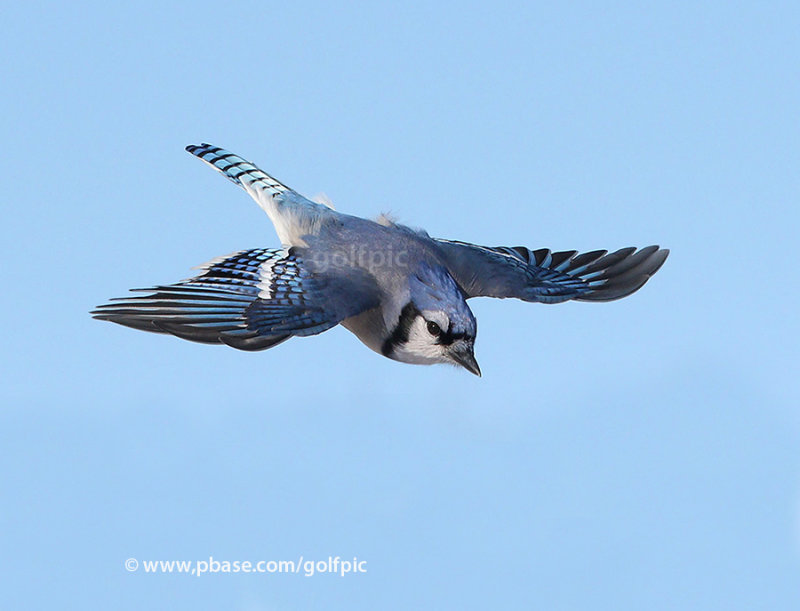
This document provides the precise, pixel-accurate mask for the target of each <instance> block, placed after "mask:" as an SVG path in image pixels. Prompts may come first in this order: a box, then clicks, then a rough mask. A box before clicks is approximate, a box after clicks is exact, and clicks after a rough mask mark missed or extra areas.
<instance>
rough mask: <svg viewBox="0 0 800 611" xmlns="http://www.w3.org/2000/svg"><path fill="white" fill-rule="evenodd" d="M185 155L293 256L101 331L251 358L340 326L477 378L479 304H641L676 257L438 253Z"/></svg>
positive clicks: (254, 258)
mask: <svg viewBox="0 0 800 611" xmlns="http://www.w3.org/2000/svg"><path fill="white" fill-rule="evenodd" d="M187 150H188V151H189V152H191V153H192V154H194V155H196V156H198V157H199V158H200V159H202V160H204V161H206V162H207V163H209V164H210V165H211V166H212V167H214V168H215V169H216V170H218V171H220V172H221V173H222V174H223V175H225V176H226V177H227V178H228V179H230V180H231V181H233V182H234V183H236V184H238V185H239V186H241V187H242V188H243V189H244V190H245V191H247V193H248V194H250V195H251V197H253V199H255V200H256V202H258V204H259V205H260V206H261V207H262V208H263V209H264V211H265V212H266V213H267V214H268V216H269V217H270V220H271V221H272V223H273V225H274V226H275V229H276V232H277V233H278V237H279V238H280V240H281V243H282V248H281V249H253V250H246V251H241V252H238V253H234V254H232V255H228V256H226V257H219V258H217V259H214V260H212V261H210V262H209V263H207V264H205V265H203V266H201V267H200V271H201V273H200V274H199V275H198V276H196V277H194V278H191V279H188V280H185V281H183V282H180V283H177V284H174V285H168V286H158V287H155V288H154V289H147V290H148V291H155V292H151V293H150V294H148V295H144V296H133V297H128V298H122V299H119V300H114V301H113V302H112V303H110V304H108V305H104V306H100V307H99V308H98V309H97V310H95V311H94V312H93V314H94V316H95V317H96V318H100V319H103V320H110V321H113V322H117V323H119V324H122V325H126V326H130V327H134V328H137V329H142V330H146V331H154V332H160V333H171V334H173V335H176V336H178V337H182V338H185V339H190V340H194V341H200V342H206V343H220V344H228V345H230V346H233V347H235V348H239V349H242V350H262V349H265V348H269V347H272V346H275V345H277V344H278V343H280V342H282V341H284V340H286V339H288V338H289V337H292V336H304V335H314V334H316V333H320V332H322V331H325V330H327V329H329V328H331V327H333V326H335V325H336V324H342V325H343V326H344V327H345V328H347V329H348V330H350V331H351V332H352V333H354V334H355V335H356V336H357V337H358V338H359V339H360V340H361V341H362V342H363V343H364V344H365V345H366V346H368V347H369V348H371V349H372V350H374V351H376V352H378V353H380V354H383V355H384V356H387V357H389V358H392V359H395V360H398V361H402V362H407V363H420V364H432V363H437V362H448V363H452V364H457V365H461V366H463V367H465V368H466V369H468V370H469V371H471V372H472V373H475V374H478V375H480V370H479V368H478V365H477V362H476V361H475V358H474V354H473V345H474V341H475V333H476V323H475V318H474V316H473V314H472V312H471V310H470V309H469V307H468V305H467V303H466V300H467V299H468V298H470V297H477V296H490V297H501V298H502V297H516V298H519V299H523V300H525V301H538V302H543V303H558V302H561V301H567V300H570V299H578V300H586V301H610V300H613V299H618V298H620V297H624V296H626V295H629V294H630V293H632V292H634V291H636V290H638V289H639V288H640V287H641V286H642V285H643V284H644V283H645V282H646V281H647V280H648V279H649V278H650V276H652V275H653V274H654V273H655V272H656V271H657V270H658V268H659V267H660V266H661V265H662V264H663V262H664V260H665V259H666V257H667V254H668V251H666V250H660V249H659V248H658V247H656V246H651V247H648V248H644V249H641V250H638V251H637V250H636V249H635V248H626V249H622V250H619V251H616V252H615V253H611V254H607V252H606V251H594V252H590V253H584V254H582V255H578V254H577V252H576V251H566V252H558V253H552V252H550V251H549V250H547V249H540V250H536V251H530V250H528V249H527V248H523V247H516V248H507V247H497V248H488V247H482V246H476V245H473V244H467V243H463V242H454V241H449V240H440V239H434V238H431V237H430V236H428V235H427V234H426V233H425V232H423V231H420V230H414V229H410V228H409V227H405V226H403V225H399V224H396V223H394V222H392V221H390V220H388V219H386V218H380V219H379V220H378V221H372V220H368V219H363V218H360V217H355V216H351V215H347V214H343V213H340V212H337V211H335V210H333V209H332V208H330V207H328V206H325V205H323V204H319V203H315V202H312V201H310V200H308V199H306V198H304V197H303V196H301V195H299V194H298V193H296V192H295V191H293V190H291V189H289V188H288V187H286V186H285V185H283V184H282V183H280V182H279V181H277V180H275V179H274V178H272V177H271V176H269V175H267V174H266V173H264V172H263V171H261V170H260V169H258V168H257V167H256V166H255V165H254V164H252V163H250V162H247V161H245V160H244V159H242V158H241V157H238V156H236V155H234V154H232V153H229V152H227V151H225V150H223V149H220V148H218V147H214V146H211V145H207V144H203V145H200V146H189V147H187Z"/></svg>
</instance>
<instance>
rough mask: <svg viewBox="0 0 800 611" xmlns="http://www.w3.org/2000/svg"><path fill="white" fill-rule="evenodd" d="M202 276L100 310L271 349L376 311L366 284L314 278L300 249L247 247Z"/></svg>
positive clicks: (195, 335) (147, 327) (125, 321)
mask: <svg viewBox="0 0 800 611" xmlns="http://www.w3.org/2000/svg"><path fill="white" fill-rule="evenodd" d="M200 270H201V272H202V273H201V274H200V275H198V276H196V277H194V278H190V279H188V280H184V281H182V282H178V283H176V284H172V285H167V286H156V287H153V288H150V289H135V292H147V293H149V294H147V295H137V296H130V297H123V298H121V299H114V300H111V303H109V304H106V305H102V306H100V307H98V308H97V309H96V310H95V311H93V312H92V314H93V315H94V317H95V318H98V319H100V320H108V321H111V322H115V323H118V324H121V325H125V326H128V327H132V328H134V329H140V330H143V331H152V332H156V333H171V334H172V335H176V336H178V337H181V338H183V339H188V340H192V341H197V342H205V343H212V344H220V343H221V344H227V345H229V346H232V347H234V348H238V349H240V350H263V349H265V348H270V347H272V346H275V345H277V344H279V343H280V342H282V341H284V340H286V339H288V338H289V337H292V336H295V335H296V336H305V335H314V334H317V333H322V332H323V331H326V330H327V329H330V328H331V327H333V326H335V325H337V324H338V323H339V322H341V321H342V320H344V319H345V318H348V317H350V316H354V315H356V314H359V313H361V312H362V311H364V310H366V309H369V308H370V307H374V305H376V302H377V294H376V293H375V292H374V291H370V290H367V288H368V287H366V286H365V283H364V281H363V279H359V278H356V277H353V278H349V277H347V276H341V275H340V276H326V275H324V274H319V273H314V272H313V271H311V270H310V269H309V267H308V266H307V265H306V264H305V262H304V261H303V258H302V255H301V254H300V253H298V252H297V251H296V249H288V250H286V249H254V250H244V251H241V252H238V253H235V254H233V255H230V256H226V257H220V258H217V259H214V260H212V261H210V262H209V263H207V264H205V265H203V266H201V267H200Z"/></svg>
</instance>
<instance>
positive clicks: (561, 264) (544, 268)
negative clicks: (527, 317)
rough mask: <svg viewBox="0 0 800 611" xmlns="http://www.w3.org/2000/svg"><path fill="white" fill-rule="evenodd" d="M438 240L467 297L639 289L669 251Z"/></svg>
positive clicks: (590, 297)
mask: <svg viewBox="0 0 800 611" xmlns="http://www.w3.org/2000/svg"><path fill="white" fill-rule="evenodd" d="M436 242H437V243H438V244H439V246H440V248H441V250H442V252H443V255H444V258H445V261H446V263H447V267H448V269H449V271H450V273H451V275H452V276H453V278H454V279H455V280H456V282H458V284H459V285H460V286H461V288H462V289H463V291H464V292H465V293H466V295H467V297H501V298H503V297H515V298H517V299H522V300H524V301H538V302H541V303H560V302H562V301H568V300H570V299H576V300H579V301H612V300H614V299H620V298H622V297H626V296H628V295H630V294H631V293H634V292H635V291H637V290H639V289H640V288H641V287H642V286H643V285H644V284H645V282H647V281H648V280H649V279H650V277H651V276H652V275H653V274H655V273H656V272H657V271H658V269H659V268H660V267H661V266H662V265H663V263H664V261H665V260H666V258H667V255H668V254H669V250H666V249H661V248H659V247H658V246H648V247H646V248H642V249H639V250H637V249H636V248H633V247H631V248H622V249H620V250H617V251H616V252H613V253H608V251H605V250H595V251H592V252H586V253H583V254H578V252H577V251H575V250H569V251H564V252H555V253H554V252H551V251H550V250H548V249H546V248H541V249H539V250H529V249H527V248H525V247H523V246H517V247H513V248H510V247H507V246H498V247H495V248H490V247H487V246H477V245H475V244H468V243H466V242H456V241H451V240H436Z"/></svg>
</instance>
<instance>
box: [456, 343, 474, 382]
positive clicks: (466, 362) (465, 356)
mask: <svg viewBox="0 0 800 611" xmlns="http://www.w3.org/2000/svg"><path fill="white" fill-rule="evenodd" d="M450 355H451V356H452V358H453V360H454V361H455V362H456V363H458V364H459V365H461V366H462V367H463V368H464V369H466V370H467V371H469V372H470V373H474V374H475V375H476V376H478V377H481V368H480V367H478V361H476V360H475V353H474V352H473V349H472V346H469V347H468V348H465V349H464V350H459V351H458V352H451V353H450Z"/></svg>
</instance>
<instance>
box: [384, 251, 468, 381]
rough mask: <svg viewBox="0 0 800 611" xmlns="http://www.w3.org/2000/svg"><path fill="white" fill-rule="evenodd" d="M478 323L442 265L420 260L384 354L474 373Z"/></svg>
mask: <svg viewBox="0 0 800 611" xmlns="http://www.w3.org/2000/svg"><path fill="white" fill-rule="evenodd" d="M476 331H477V325H476V323H475V316H473V314H472V311H471V310H470V309H469V306H467V302H466V301H465V299H464V294H463V292H462V291H461V289H460V288H459V287H458V285H457V284H456V283H455V281H454V280H453V278H452V277H451V276H450V274H449V273H448V272H447V270H445V269H444V268H443V267H441V266H432V265H428V264H427V263H423V264H422V265H421V266H420V268H419V269H418V270H417V272H416V273H415V274H412V275H411V277H410V281H409V301H408V302H407V303H406V304H405V306H404V307H403V309H402V311H401V313H400V317H399V319H398V321H397V324H396V326H395V327H394V329H393V330H392V333H391V335H390V336H389V338H388V339H387V340H386V342H385V344H384V347H383V353H384V354H385V355H386V356H388V357H390V358H393V359H395V360H398V361H402V362H405V363H419V364H432V363H449V364H451V365H458V366H460V367H464V368H465V369H466V370H467V371H469V372H471V373H474V374H475V375H477V376H480V375H481V370H480V367H478V363H477V361H476V360H475V353H474V345H475V334H476Z"/></svg>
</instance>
